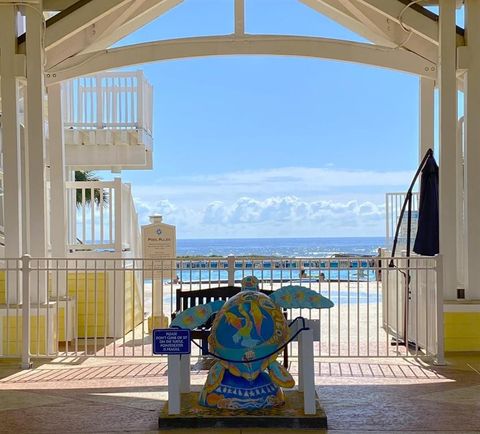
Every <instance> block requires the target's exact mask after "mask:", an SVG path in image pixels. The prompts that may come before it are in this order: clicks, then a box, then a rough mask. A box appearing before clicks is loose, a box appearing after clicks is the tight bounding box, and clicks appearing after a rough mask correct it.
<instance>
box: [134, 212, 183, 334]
mask: <svg viewBox="0 0 480 434" xmlns="http://www.w3.org/2000/svg"><path fill="white" fill-rule="evenodd" d="M150 221H151V224H149V225H145V226H142V241H143V258H144V260H145V262H144V279H152V316H151V317H150V318H149V321H148V328H149V330H150V331H152V330H153V329H155V328H163V327H166V326H167V323H168V319H167V318H166V317H165V316H164V314H163V281H164V280H165V279H171V280H173V279H175V278H176V277H177V270H176V260H175V258H176V256H177V237H176V230H175V226H172V225H167V224H165V223H162V217H161V216H151V217H150Z"/></svg>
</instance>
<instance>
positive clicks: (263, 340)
mask: <svg viewBox="0 0 480 434" xmlns="http://www.w3.org/2000/svg"><path fill="white" fill-rule="evenodd" d="M258 285H259V282H258V279H257V278H256V277H254V276H249V277H246V278H244V279H243V280H242V290H241V291H240V293H238V294H237V295H235V296H234V297H232V298H230V299H229V300H228V301H226V302H225V301H221V300H219V301H214V302H211V303H207V304H204V305H201V306H195V307H192V308H190V309H187V310H185V311H184V312H182V313H181V314H179V315H178V316H177V317H176V318H175V319H174V320H173V322H172V324H171V327H181V328H188V329H194V328H196V327H198V326H200V325H202V324H204V323H205V322H206V321H207V320H208V319H209V318H210V317H211V316H212V315H214V314H216V315H215V319H214V321H213V325H212V330H211V333H210V336H209V338H208V344H209V352H210V353H211V354H213V355H214V356H215V357H217V362H215V364H214V365H213V366H212V367H211V368H210V371H209V373H208V377H207V380H206V382H205V385H204V387H203V389H202V392H201V394H200V404H201V405H203V406H206V407H213V408H227V409H247V410H253V409H260V408H268V407H277V406H281V405H283V404H284V402H285V398H284V393H283V390H282V387H285V388H292V387H293V386H294V385H295V381H294V379H293V377H292V376H291V375H290V373H289V372H288V371H287V369H286V368H284V367H283V366H282V365H281V364H280V363H278V362H277V360H276V359H277V356H278V354H279V353H280V350H281V349H282V345H284V344H285V343H286V342H287V341H288V339H289V338H290V329H289V327H288V324H287V321H286V319H285V316H284V315H283V312H282V308H308V309H314V308H316V309H322V308H331V307H332V306H333V303H332V302H331V301H330V300H329V299H328V298H325V297H323V296H321V295H320V294H318V293H317V292H315V291H312V290H311V289H309V288H306V287H303V286H285V287H282V288H280V289H278V290H277V291H275V292H274V293H273V294H272V295H271V296H270V297H269V296H267V295H265V294H263V293H261V292H260V291H259V289H258Z"/></svg>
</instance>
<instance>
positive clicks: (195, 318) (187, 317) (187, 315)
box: [170, 300, 225, 330]
mask: <svg viewBox="0 0 480 434" xmlns="http://www.w3.org/2000/svg"><path fill="white" fill-rule="evenodd" d="M224 304H225V301H224V300H217V301H212V302H210V303H205V304H201V305H200V306H193V307H190V308H189V309H186V310H184V311H183V312H180V313H179V314H178V315H177V316H176V317H175V319H174V320H173V321H172V323H171V324H170V327H181V328H183V329H189V330H193V329H196V328H197V327H200V326H201V325H203V324H205V323H206V322H207V321H208V319H209V318H210V317H211V316H212V315H213V314H214V313H217V312H218V311H219V310H220V309H221V308H222V306H223V305H224Z"/></svg>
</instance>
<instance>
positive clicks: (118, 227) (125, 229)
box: [65, 178, 141, 256]
mask: <svg viewBox="0 0 480 434" xmlns="http://www.w3.org/2000/svg"><path fill="white" fill-rule="evenodd" d="M65 185H66V189H67V196H68V197H70V202H71V203H73V204H74V205H73V207H72V208H74V209H71V210H70V215H69V216H68V217H69V221H70V224H69V225H68V236H67V248H68V250H69V251H71V252H82V251H84V252H85V251H88V252H92V251H97V252H99V251H111V252H112V251H113V252H116V253H122V252H128V254H129V256H137V255H139V254H140V253H141V234H140V228H139V225H138V216H137V212H136V209H135V203H134V201H133V197H132V193H131V187H130V185H129V184H123V183H122V181H121V179H120V178H115V179H114V180H113V181H70V182H66V184H65Z"/></svg>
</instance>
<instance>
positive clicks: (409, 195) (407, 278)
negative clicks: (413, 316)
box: [389, 148, 433, 348]
mask: <svg viewBox="0 0 480 434" xmlns="http://www.w3.org/2000/svg"><path fill="white" fill-rule="evenodd" d="M431 155H433V150H432V149H431V148H430V149H428V150H427V152H426V153H425V155H424V157H423V159H422V161H421V163H420V165H419V166H418V169H417V171H416V173H415V176H414V177H413V179H412V182H411V183H410V187H409V188H408V190H407V194H406V197H405V201H404V202H403V205H402V209H401V211H400V215H399V217H398V222H397V227H396V230H395V238H394V239H393V247H392V254H391V259H390V263H389V267H390V268H395V263H394V260H393V258H394V257H395V252H396V249H397V243H398V235H399V233H400V227H401V225H402V219H403V215H404V214H405V209H406V208H407V206H408V211H407V213H408V214H407V270H406V272H402V271H400V272H401V273H402V274H403V275H404V277H405V302H404V311H403V342H402V343H400V342H399V338H398V337H397V338H396V345H405V347H406V348H408V345H409V342H407V336H408V335H407V328H408V307H409V299H410V238H411V230H412V191H413V187H414V186H415V183H416V182H417V179H418V177H419V176H420V173H421V172H422V170H423V168H424V167H425V164H426V162H427V160H428V158H429V157H430V156H431ZM397 336H398V330H397Z"/></svg>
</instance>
